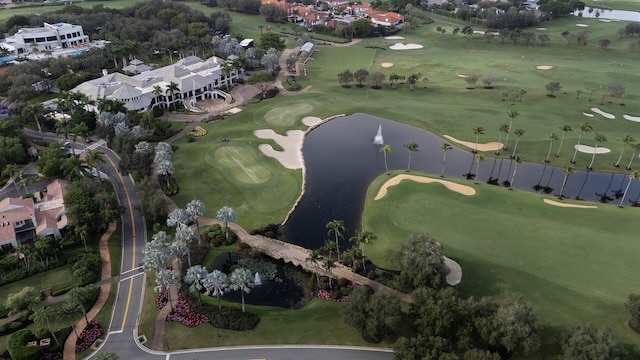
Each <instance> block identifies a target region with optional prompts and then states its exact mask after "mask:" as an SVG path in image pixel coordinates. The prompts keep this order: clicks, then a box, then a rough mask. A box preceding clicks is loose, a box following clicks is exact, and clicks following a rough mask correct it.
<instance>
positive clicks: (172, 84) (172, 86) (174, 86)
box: [165, 81, 180, 103]
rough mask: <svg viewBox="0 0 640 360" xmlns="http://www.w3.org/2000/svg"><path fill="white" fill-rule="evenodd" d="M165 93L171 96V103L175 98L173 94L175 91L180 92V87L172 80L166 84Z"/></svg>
mask: <svg viewBox="0 0 640 360" xmlns="http://www.w3.org/2000/svg"><path fill="white" fill-rule="evenodd" d="M165 93H166V94H167V95H169V97H170V98H171V103H173V102H174V100H175V99H174V98H173V96H174V95H175V94H177V93H180V87H178V84H176V83H175V82H173V81H172V82H170V83H169V85H167V88H166V89H165Z"/></svg>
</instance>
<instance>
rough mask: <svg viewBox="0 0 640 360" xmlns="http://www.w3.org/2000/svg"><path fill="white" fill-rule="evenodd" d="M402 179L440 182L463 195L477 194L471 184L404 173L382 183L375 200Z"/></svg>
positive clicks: (426, 182) (427, 182)
mask: <svg viewBox="0 0 640 360" xmlns="http://www.w3.org/2000/svg"><path fill="white" fill-rule="evenodd" d="M402 180H411V181H415V182H418V183H422V184H430V183H440V184H442V185H444V187H446V188H447V189H449V190H451V191H455V192H457V193H460V194H462V195H467V196H471V195H475V194H476V189H474V188H472V187H471V186H468V185H461V184H458V183H454V182H453V181H448V180H440V179H433V178H428V177H424V176H416V175H407V174H402V175H396V176H394V177H392V178H391V179H389V180H387V181H386V182H385V183H384V184H383V185H382V187H381V188H380V190H379V191H378V194H377V195H376V197H375V198H374V199H373V200H380V199H382V198H383V197H384V196H385V195H387V189H389V188H390V187H392V186H396V185H398V184H400V182H401V181H402Z"/></svg>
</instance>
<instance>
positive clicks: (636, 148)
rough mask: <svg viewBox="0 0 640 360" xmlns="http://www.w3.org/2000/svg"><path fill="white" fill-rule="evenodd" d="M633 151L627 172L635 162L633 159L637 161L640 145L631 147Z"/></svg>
mask: <svg viewBox="0 0 640 360" xmlns="http://www.w3.org/2000/svg"><path fill="white" fill-rule="evenodd" d="M631 149H633V153H632V154H631V158H629V163H628V164H627V170H631V163H632V162H633V159H635V157H636V153H637V152H638V151H640V143H636V144H633V145H632V146H631Z"/></svg>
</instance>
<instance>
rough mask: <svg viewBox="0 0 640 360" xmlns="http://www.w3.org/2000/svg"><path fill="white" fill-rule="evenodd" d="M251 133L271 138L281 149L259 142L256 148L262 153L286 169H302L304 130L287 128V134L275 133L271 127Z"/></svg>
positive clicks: (263, 137)
mask: <svg viewBox="0 0 640 360" xmlns="http://www.w3.org/2000/svg"><path fill="white" fill-rule="evenodd" d="M253 135H255V136H256V137H259V138H261V139H271V140H273V141H275V142H276V143H277V144H278V145H280V146H281V147H282V149H283V151H276V150H275V149H274V148H273V146H271V145H269V144H260V145H258V149H260V151H262V153H263V154H265V155H267V156H269V157H272V158H274V159H276V160H278V161H279V162H280V164H282V166H284V167H286V168H287V169H294V170H295V169H302V149H301V145H302V139H303V138H304V131H302V130H289V131H287V135H284V136H283V135H280V134H277V133H276V132H275V131H273V130H271V129H259V130H255V131H254V132H253Z"/></svg>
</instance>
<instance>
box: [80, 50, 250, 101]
mask: <svg viewBox="0 0 640 360" xmlns="http://www.w3.org/2000/svg"><path fill="white" fill-rule="evenodd" d="M224 62H225V61H224V60H222V59H220V58H218V57H215V56H213V57H211V58H209V59H207V60H202V59H200V58H199V57H196V56H189V57H186V58H184V59H182V60H180V61H178V62H176V63H175V64H172V65H169V66H165V67H162V68H159V69H154V70H148V71H144V72H142V73H140V74H138V75H135V76H127V75H124V74H120V73H112V74H106V75H104V76H102V77H100V78H97V79H93V80H89V81H86V82H84V83H82V84H80V85H78V86H76V87H75V88H74V89H73V90H72V91H74V92H81V93H83V94H85V95H86V96H87V97H88V98H89V100H94V101H96V100H98V99H102V98H106V99H110V100H118V101H121V102H123V103H124V105H125V107H126V108H127V109H128V110H134V111H147V110H150V109H153V108H155V107H160V108H166V107H169V105H171V104H173V103H181V104H184V105H185V107H189V104H188V103H192V102H193V101H197V100H201V99H206V98H214V97H225V96H226V93H224V92H223V91H221V90H219V88H220V87H222V86H225V85H227V84H229V85H232V84H234V83H235V82H236V79H237V78H238V70H236V69H232V70H231V72H230V73H229V75H228V76H225V75H224V74H223V73H222V65H223V64H224ZM171 83H175V84H176V85H177V86H178V89H177V91H176V93H175V94H171V93H170V92H167V88H168V86H169V85H170V84H171ZM158 91H159V92H158Z"/></svg>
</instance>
